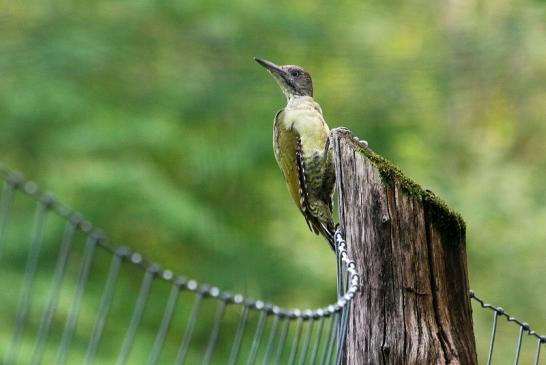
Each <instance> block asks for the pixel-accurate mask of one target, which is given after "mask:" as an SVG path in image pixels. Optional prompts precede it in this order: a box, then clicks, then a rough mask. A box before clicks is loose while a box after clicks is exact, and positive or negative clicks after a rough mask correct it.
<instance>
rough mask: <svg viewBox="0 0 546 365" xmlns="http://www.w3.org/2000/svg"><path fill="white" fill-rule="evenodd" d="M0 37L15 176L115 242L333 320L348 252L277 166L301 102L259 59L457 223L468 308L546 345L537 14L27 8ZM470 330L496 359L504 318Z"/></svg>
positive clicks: (194, 6) (5, 137)
mask: <svg viewBox="0 0 546 365" xmlns="http://www.w3.org/2000/svg"><path fill="white" fill-rule="evenodd" d="M0 16H1V22H0V74H1V75H2V76H1V80H0V160H1V161H2V162H4V163H6V164H7V165H8V166H10V167H12V168H15V169H18V170H20V171H23V172H25V174H26V175H27V176H28V177H29V178H31V179H33V180H35V181H38V182H40V183H41V185H43V186H44V187H47V189H49V190H51V191H54V192H55V193H56V195H57V196H59V197H60V198H61V200H63V201H64V202H66V203H67V204H68V205H70V206H72V207H74V208H75V209H77V210H79V211H81V212H83V213H84V214H85V215H86V216H87V217H88V218H89V219H90V220H91V221H93V222H94V223H95V224H96V225H97V226H100V227H102V228H104V230H105V231H106V232H108V234H109V236H111V237H112V238H113V239H114V241H118V242H123V243H125V244H127V245H130V246H131V247H133V248H134V249H136V250H138V251H139V252H141V253H143V254H144V255H145V256H147V257H149V258H150V259H151V260H153V261H156V262H159V263H161V264H162V265H163V266H165V267H169V268H172V269H174V271H176V272H177V273H182V274H185V275H188V276H191V277H195V278H196V279H199V280H201V281H209V282H213V283H214V284H217V285H219V286H221V287H224V288H227V289H231V290H233V291H237V292H241V293H243V294H246V295H249V296H253V297H260V298H264V299H266V300H270V301H274V302H277V303H280V304H285V305H288V306H309V307H316V306H318V305H322V304H325V303H328V302H330V301H331V300H332V293H333V292H334V287H335V280H334V279H333V275H334V268H333V266H334V261H333V259H332V257H331V256H332V255H331V251H330V249H329V248H328V245H327V244H326V243H325V242H323V240H322V239H321V238H318V237H315V236H313V235H312V234H311V233H310V232H308V231H307V228H306V225H305V223H304V220H303V218H302V217H301V216H300V214H299V213H298V212H297V210H296V209H295V208H294V207H293V204H292V202H291V199H290V197H289V195H288V193H287V191H286V188H285V186H284V182H283V180H282V177H281V175H280V173H279V171H278V168H277V166H276V165H275V162H274V159H273V154H272V150H271V128H272V118H273V115H274V113H275V112H276V110H278V109H279V108H280V107H282V106H283V104H284V100H283V98H282V95H281V94H280V92H279V91H278V90H277V86H276V85H275V84H274V83H273V81H272V80H271V79H270V77H269V76H268V75H267V74H266V73H265V72H264V71H263V69H262V68H261V67H259V66H258V65H256V64H255V63H254V61H253V60H252V57H253V56H263V57H266V58H268V59H271V60H272V61H274V62H277V63H293V64H300V65H302V66H304V67H305V68H306V69H308V70H309V71H310V72H311V73H312V75H313V77H314V82H315V91H316V92H315V94H316V98H317V100H318V101H319V102H320V103H321V105H322V108H323V110H324V112H325V116H326V119H327V121H328V123H329V124H330V127H332V128H333V127H337V126H341V125H343V126H346V127H349V128H350V129H351V130H352V131H353V132H355V134H356V135H358V136H359V137H360V138H363V139H366V140H368V141H369V143H370V146H371V148H372V149H374V150H375V151H377V152H378V153H379V154H381V155H383V156H386V157H387V158H388V159H389V160H391V161H394V162H395V163H396V164H397V165H399V166H401V168H402V170H403V171H404V172H405V173H406V174H408V175H410V176H411V178H412V179H413V180H415V181H418V182H419V183H420V184H421V185H422V186H424V187H427V188H430V189H431V190H433V191H435V192H436V193H438V195H440V196H442V197H443V198H445V200H446V201H447V202H448V203H449V206H450V207H452V208H453V209H455V210H457V211H460V212H461V213H462V215H463V216H464V218H465V220H466V222H467V225H468V236H467V240H468V244H467V247H468V259H469V270H470V275H471V280H470V282H471V287H472V288H473V289H475V290H476V292H477V293H478V294H480V295H481V296H482V297H484V298H487V299H488V300H490V301H491V302H493V303H499V304H502V305H503V306H504V307H505V308H506V309H507V310H509V311H510V312H511V313H513V314H514V315H516V316H521V317H522V318H524V319H526V320H527V321H529V322H530V323H531V324H533V325H535V327H536V329H537V330H539V331H542V332H543V333H544V332H546V312H545V311H544V308H543V304H542V303H544V301H545V300H546V294H545V293H546V290H545V288H546V265H544V248H543V247H544V242H545V240H546V225H544V222H545V221H546V204H545V202H546V190H545V189H544V181H545V179H546V147H545V146H546V144H544V140H545V139H546V124H545V123H544V115H546V103H545V102H544V100H545V99H546V93H545V89H544V85H545V83H546V61H545V60H546V44H545V42H544V39H545V37H546V34H545V29H544V19H545V16H546V13H545V8H544V6H543V4H541V3H540V2H536V1H531V0H521V1H513V2H508V1H495V2H491V3H487V2H473V1H470V2H466V3H434V2H431V3H423V2H419V1H383V2H376V1H371V2H370V1H369V2H359V1H342V2H312V1H298V2H294V1H246V0H232V1H214V2H213V1H195V0H187V1H178V2H169V1H162V2H159V1H151V0H141V1H115V2H112V1H92V2H69V1H53V2H42V1H20V2H4V3H3V4H2V5H0ZM21 224H22V223H21ZM25 229H28V226H26V225H24V226H23V225H21V227H17V228H16V230H19V231H24V230H25ZM5 260H6V259H5V256H3V257H0V261H1V262H2V263H4V262H5ZM51 260H54V255H51ZM12 264H13V265H12V266H10V267H9V268H8V269H6V270H8V271H7V272H5V271H3V274H2V275H1V277H2V279H0V282H3V284H2V285H4V286H5V285H7V286H9V285H8V284H9V283H10V280H11V278H12V277H13V276H14V275H15V273H16V270H20V268H21V266H20V265H23V261H22V258H21V259H20V260H13V262H12ZM50 264H51V265H54V263H53V262H51V263H50ZM105 266H106V264H105ZM325 268H327V269H325ZM101 270H103V271H104V270H107V267H104V268H101ZM44 280H45V279H44ZM96 280H97V283H94V284H92V286H93V285H94V287H95V288H96V291H95V292H96V293H97V296H98V295H99V294H98V293H99V289H100V287H101V286H100V283H99V282H98V280H99V279H96ZM127 285H133V286H135V287H136V286H137V285H138V284H136V283H133V284H129V283H128V284H127ZM44 290H45V289H44ZM135 290H136V289H135ZM98 300H99V299H98V297H97V298H95V299H91V298H90V299H89V301H88V303H93V301H98ZM94 308H96V307H94ZM158 308H159V306H158ZM86 310H88V311H90V312H89V313H90V314H89V316H91V314H92V313H93V312H92V311H93V308H87V309H86ZM475 318H476V328H477V335H478V339H479V345H480V349H481V353H482V354H484V352H483V348H484V346H486V345H487V340H488V331H489V327H488V326H489V321H490V318H489V314H488V313H482V312H481V311H480V310H476V311H475ZM90 320H91V317H90ZM516 335H517V334H516V333H514V341H511V339H509V340H507V342H505V343H502V342H501V343H499V344H498V347H497V348H498V349H499V351H504V352H502V353H501V355H499V360H500V359H502V358H503V357H504V358H505V359H506V360H507V362H508V361H511V360H510V359H511V357H512V354H513V351H512V344H514V345H515V338H516ZM149 336H153V332H150V334H149ZM4 337H5V334H2V337H1V338H0V339H1V341H0V342H2V341H3V338H4ZM83 351H85V347H83ZM174 351H175V350H174ZM82 356H83V355H82ZM102 360H103V361H106V360H109V359H102Z"/></svg>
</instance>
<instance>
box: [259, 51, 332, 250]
mask: <svg viewBox="0 0 546 365" xmlns="http://www.w3.org/2000/svg"><path fill="white" fill-rule="evenodd" d="M255 60H256V62H258V63H259V64H260V65H262V66H263V67H265V68H266V69H267V71H269V73H270V74H271V75H272V76H273V78H274V79H275V81H277V84H279V86H280V88H281V90H282V92H283V94H284V95H285V96H286V98H287V99H288V103H287V105H286V107H285V108H284V109H281V110H279V111H278V112H277V114H276V115H275V119H274V121H273V151H274V153H275V159H276V160H277V163H278V165H279V167H280V169H281V171H282V173H283V175H284V179H285V181H286V185H287V186H288V190H289V191H290V195H292V199H294V202H295V203H296V205H297V206H298V208H299V210H300V211H301V213H302V214H303V216H304V217H305V220H306V221H307V225H308V226H309V229H310V230H311V231H313V232H314V233H315V234H319V233H320V234H322V235H323V236H324V237H326V239H327V240H328V242H329V243H330V245H331V246H332V249H334V229H335V228H334V221H333V217H332V194H333V191H334V184H335V172H334V166H333V161H332V151H331V150H330V148H329V135H330V130H329V129H328V125H326V122H325V121H324V118H323V116H322V110H321V108H320V105H319V104H318V103H317V102H316V101H315V100H314V99H313V82H312V80H311V76H310V75H309V73H308V72H307V71H305V70H304V69H303V68H301V67H300V66H294V65H285V66H277V65H275V64H274V63H272V62H269V61H266V60H264V59H261V58H258V57H256V58H255Z"/></svg>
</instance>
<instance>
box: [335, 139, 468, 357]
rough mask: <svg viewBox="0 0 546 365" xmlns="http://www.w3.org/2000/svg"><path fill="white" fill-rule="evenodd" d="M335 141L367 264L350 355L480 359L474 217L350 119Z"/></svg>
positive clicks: (347, 216) (346, 214) (349, 213)
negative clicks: (421, 181) (471, 265)
mask: <svg viewBox="0 0 546 365" xmlns="http://www.w3.org/2000/svg"><path fill="white" fill-rule="evenodd" d="M332 142H333V148H334V152H335V156H336V157H335V164H336V176H337V179H338V181H337V192H338V196H339V206H340V221H341V225H342V228H343V230H344V232H345V236H346V241H347V245H348V251H349V253H350V256H352V257H353V258H354V260H355V261H356V263H357V267H358V270H359V271H360V274H361V288H360V291H359V292H358V293H357V295H356V296H355V301H354V302H353V306H352V310H351V313H350V317H349V328H348V334H347V342H346V352H345V362H346V363H347V364H351V365H364V364H374V365H375V364H476V363H477V359H476V345H475V342H474V332H473V329H472V313H471V311H472V309H471V306H470V298H469V294H468V293H469V287H468V276H467V266H466V247H465V245H466V243H465V223H464V221H463V220H462V218H461V217H460V216H459V215H458V214H457V213H455V212H453V211H451V210H450V209H449V208H448V207H447V206H446V205H445V203H443V202H442V201H441V200H440V199H438V198H437V197H436V196H435V195H434V194H433V193H431V192H430V191H425V190H422V189H421V187H420V186H419V185H417V184H416V183H414V182H413V181H411V180H409V179H408V178H406V177H405V176H404V175H403V174H402V173H401V172H400V170H398V169H397V168H396V167H394V166H392V165H391V164H390V163H389V162H388V161H386V160H385V159H383V158H382V157H380V156H379V155H377V154H375V153H374V152H372V151H371V150H370V149H368V148H366V147H365V146H364V145H363V144H361V143H360V142H359V141H358V140H355V138H354V137H353V135H352V134H351V133H350V132H349V131H348V130H347V129H343V128H339V129H335V130H333V131H332Z"/></svg>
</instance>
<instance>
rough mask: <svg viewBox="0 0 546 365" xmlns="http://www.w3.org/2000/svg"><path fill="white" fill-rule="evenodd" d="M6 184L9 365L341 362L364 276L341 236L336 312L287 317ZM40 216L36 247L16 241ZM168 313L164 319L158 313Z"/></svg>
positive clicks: (5, 355) (1, 255)
mask: <svg viewBox="0 0 546 365" xmlns="http://www.w3.org/2000/svg"><path fill="white" fill-rule="evenodd" d="M0 176H1V178H2V180H4V184H3V190H2V195H1V198H0V261H3V262H4V263H3V266H4V268H5V272H6V274H14V281H13V282H11V283H10V285H9V287H8V288H2V289H3V293H4V294H3V299H2V302H3V303H4V304H2V307H3V308H2V310H1V311H0V313H1V315H2V323H4V326H3V327H4V328H11V329H12V331H11V333H10V334H9V335H8V336H7V337H4V338H2V340H1V341H0V342H1V344H0V346H1V349H2V351H1V356H2V359H3V363H4V364H19V363H22V364H23V363H24V364H27V363H29V364H40V363H47V364H53V363H55V364H67V363H78V364H79V363H84V364H92V363H105V362H111V360H110V359H113V358H115V359H116V360H115V363H116V364H119V365H121V364H126V363H130V364H139V363H143V364H165V363H174V364H184V363H185V364H215V363H222V364H225V363H226V362H227V364H230V365H232V364H242V363H245V364H332V363H339V362H340V361H341V354H342V343H343V340H344V335H345V333H346V324H347V319H348V316H347V314H348V308H349V306H350V304H351V300H352V298H353V296H354V294H355V292H356V290H357V287H358V280H359V277H358V274H357V273H356V270H355V264H354V262H353V261H351V260H350V259H349V257H348V256H347V251H346V246H345V242H344V240H343V238H342V236H341V234H340V233H339V232H337V234H336V240H337V250H336V257H337V264H338V293H337V294H338V297H337V298H338V299H337V301H336V303H334V304H332V305H329V306H327V307H325V308H319V309H315V310H311V309H308V310H300V309H283V308H280V307H278V306H275V305H272V304H268V303H264V302H262V301H260V300H253V299H249V298H244V297H243V296H242V295H233V294H230V293H227V292H223V291H221V290H220V289H218V288H216V287H213V286H208V285H202V284H199V283H198V282H196V281H195V280H191V279H187V278H185V277H180V276H176V275H175V274H174V273H173V272H172V271H170V270H167V269H163V268H162V267H160V266H159V265H157V264H154V263H151V262H149V261H147V260H146V259H145V258H143V257H142V256H141V255H140V254H139V253H137V252H132V251H131V250H130V249H128V248H127V247H116V246H115V245H114V244H112V242H110V241H109V240H108V238H107V237H106V236H105V235H104V234H103V233H102V232H101V231H100V230H97V229H95V228H94V227H93V226H92V225H91V224H90V223H89V222H88V221H87V220H85V219H84V218H83V217H82V216H81V215H79V214H78V213H75V212H73V211H71V210H70V209H69V208H67V207H65V206H64V205H62V204H61V203H59V202H58V201H56V200H55V199H54V198H53V197H51V196H50V195H47V194H44V193H42V192H41V191H40V190H39V189H38V187H37V185H36V184H35V183H33V182H30V181H26V180H24V179H23V178H22V177H21V176H20V175H18V174H16V173H12V172H10V171H8V170H7V169H5V168H0ZM30 209H34V210H35V214H34V218H33V219H32V221H30V220H29V221H28V224H29V225H31V226H32V229H31V237H30V238H29V237H27V236H26V234H25V233H26V232H14V231H10V224H9V222H10V220H14V219H17V220H20V219H23V220H25V219H27V220H28V217H27V216H28V212H29V211H30ZM25 214H26V215H27V216H25ZM18 226H19V225H18ZM56 242H59V243H56ZM6 251H7V252H6ZM52 258H53V260H52ZM108 261H109V262H110V263H109V266H107V265H105V263H106V262H108ZM49 262H55V265H54V266H52V267H50V266H48V263H49ZM92 275H93V276H100V280H93V283H95V282H102V287H96V285H95V287H90V285H91V284H92V283H91V282H90V280H89V279H90V277H91V276H92ZM139 277H140V284H139V285H138V287H135V286H134V284H135V282H136V281H137V279H136V278H139ZM135 293H136V296H135ZM95 298H100V301H99V302H96V299H95ZM152 302H155V303H152ZM158 302H160V303H161V304H159V305H160V306H162V307H163V308H164V310H163V312H162V313H157V312H155V313H152V312H151V311H149V310H147V309H148V308H149V307H156V308H157V307H158ZM142 328H145V329H146V331H139V329H142ZM150 328H153V330H152V331H150ZM154 332H155V335H154V336H146V334H148V333H154ZM3 334H4V336H5V335H6V333H3Z"/></svg>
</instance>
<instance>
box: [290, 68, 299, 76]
mask: <svg viewBox="0 0 546 365" xmlns="http://www.w3.org/2000/svg"><path fill="white" fill-rule="evenodd" d="M290 75H291V76H292V77H298V76H300V75H301V71H300V70H297V69H295V70H291V71H290Z"/></svg>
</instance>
